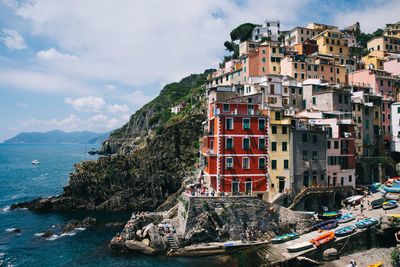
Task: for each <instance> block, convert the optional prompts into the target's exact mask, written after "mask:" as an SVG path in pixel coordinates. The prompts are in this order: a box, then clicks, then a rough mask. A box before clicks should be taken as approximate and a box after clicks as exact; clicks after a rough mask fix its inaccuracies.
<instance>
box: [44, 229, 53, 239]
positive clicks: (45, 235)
mask: <svg viewBox="0 0 400 267" xmlns="http://www.w3.org/2000/svg"><path fill="white" fill-rule="evenodd" d="M53 234H54V233H53V232H52V231H50V230H47V231H46V232H44V233H43V235H42V237H44V238H48V237H52V236H53Z"/></svg>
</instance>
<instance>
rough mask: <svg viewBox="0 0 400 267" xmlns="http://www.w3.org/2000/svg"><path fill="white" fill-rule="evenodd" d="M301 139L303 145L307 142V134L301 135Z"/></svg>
mask: <svg viewBox="0 0 400 267" xmlns="http://www.w3.org/2000/svg"><path fill="white" fill-rule="evenodd" d="M302 139H303V142H304V143H305V142H307V133H303V136H302Z"/></svg>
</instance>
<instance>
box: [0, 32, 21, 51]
mask: <svg viewBox="0 0 400 267" xmlns="http://www.w3.org/2000/svg"><path fill="white" fill-rule="evenodd" d="M0 40H2V41H3V43H4V45H5V46H7V47H8V48H9V49H15V50H21V49H25V48H27V45H26V43H25V39H24V37H22V35H21V34H19V32H18V31H16V30H14V29H4V30H3V34H2V36H1V37H0Z"/></svg>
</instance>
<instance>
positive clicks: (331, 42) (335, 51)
mask: <svg viewBox="0 0 400 267" xmlns="http://www.w3.org/2000/svg"><path fill="white" fill-rule="evenodd" d="M313 39H314V40H316V41H317V45H318V53H319V54H324V55H335V56H341V57H348V56H349V47H348V46H347V45H346V40H345V38H343V34H342V33H341V32H340V31H338V30H326V31H324V32H322V33H320V34H318V35H317V36H315V37H314V38H313Z"/></svg>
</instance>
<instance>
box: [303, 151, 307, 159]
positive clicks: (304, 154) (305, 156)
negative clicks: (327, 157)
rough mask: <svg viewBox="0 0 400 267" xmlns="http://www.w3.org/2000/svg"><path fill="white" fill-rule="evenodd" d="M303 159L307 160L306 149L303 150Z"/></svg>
mask: <svg viewBox="0 0 400 267" xmlns="http://www.w3.org/2000/svg"><path fill="white" fill-rule="evenodd" d="M303 160H308V152H307V150H303Z"/></svg>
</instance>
